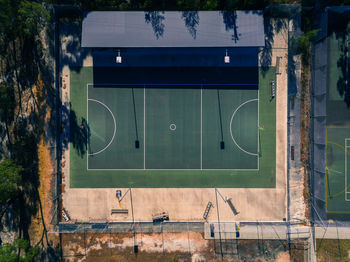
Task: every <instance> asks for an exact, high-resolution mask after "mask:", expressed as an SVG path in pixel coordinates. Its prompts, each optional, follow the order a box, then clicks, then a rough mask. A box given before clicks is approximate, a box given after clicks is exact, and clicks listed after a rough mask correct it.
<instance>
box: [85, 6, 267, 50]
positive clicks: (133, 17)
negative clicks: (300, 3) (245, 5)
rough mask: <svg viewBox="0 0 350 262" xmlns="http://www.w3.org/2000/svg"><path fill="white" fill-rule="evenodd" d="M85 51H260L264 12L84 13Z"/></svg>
mask: <svg viewBox="0 0 350 262" xmlns="http://www.w3.org/2000/svg"><path fill="white" fill-rule="evenodd" d="M82 27H83V28H82V47H112V48H123V47H125V48H128V47H259V46H264V45H265V39H264V22H263V13H262V11H231V12H228V11H198V12H197V11H183V12H173V11H171V12H160V11H151V12H134V11H133V12H117V11H93V12H86V13H84V18H83V26H82Z"/></svg>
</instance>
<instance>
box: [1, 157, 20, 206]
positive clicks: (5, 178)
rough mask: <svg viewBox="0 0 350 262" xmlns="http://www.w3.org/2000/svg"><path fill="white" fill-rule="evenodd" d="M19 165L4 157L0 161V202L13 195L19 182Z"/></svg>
mask: <svg viewBox="0 0 350 262" xmlns="http://www.w3.org/2000/svg"><path fill="white" fill-rule="evenodd" d="M22 170H23V169H22V167H21V166H17V165H16V164H15V163H14V162H13V161H12V160H10V159H4V160H2V161H1V162H0V204H3V203H4V202H5V201H7V200H9V199H10V198H11V197H13V196H14V195H15V194H16V192H17V190H18V186H19V183H20V182H21V176H20V172H21V171H22Z"/></svg>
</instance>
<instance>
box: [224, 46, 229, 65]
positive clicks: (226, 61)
mask: <svg viewBox="0 0 350 262" xmlns="http://www.w3.org/2000/svg"><path fill="white" fill-rule="evenodd" d="M224 61H225V64H229V63H230V57H229V56H228V54H227V49H226V55H225V59H224Z"/></svg>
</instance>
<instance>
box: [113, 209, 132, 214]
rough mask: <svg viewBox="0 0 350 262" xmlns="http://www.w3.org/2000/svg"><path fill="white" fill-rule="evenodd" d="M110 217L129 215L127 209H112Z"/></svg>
mask: <svg viewBox="0 0 350 262" xmlns="http://www.w3.org/2000/svg"><path fill="white" fill-rule="evenodd" d="M111 214H112V215H117V214H125V215H127V214H129V211H128V210H127V209H112V210H111Z"/></svg>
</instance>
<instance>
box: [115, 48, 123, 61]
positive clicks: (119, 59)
mask: <svg viewBox="0 0 350 262" xmlns="http://www.w3.org/2000/svg"><path fill="white" fill-rule="evenodd" d="M115 62H116V63H117V64H121V63H122V57H121V56H120V50H118V55H117V56H116V57H115Z"/></svg>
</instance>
